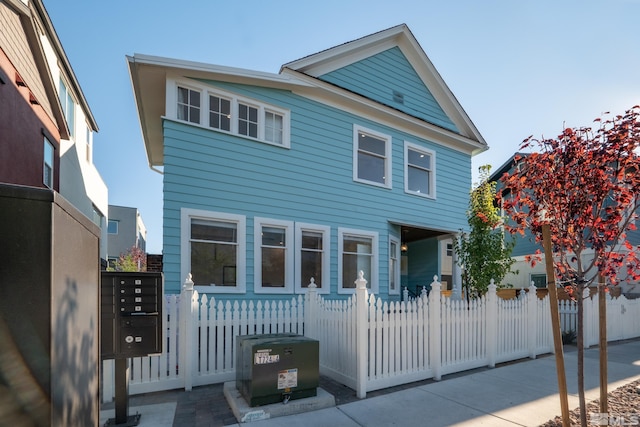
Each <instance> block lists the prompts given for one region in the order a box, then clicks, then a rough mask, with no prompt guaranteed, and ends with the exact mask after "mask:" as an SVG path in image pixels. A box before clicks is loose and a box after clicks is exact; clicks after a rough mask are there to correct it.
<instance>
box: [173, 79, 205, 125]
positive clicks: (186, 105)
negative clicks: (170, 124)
mask: <svg viewBox="0 0 640 427" xmlns="http://www.w3.org/2000/svg"><path fill="white" fill-rule="evenodd" d="M200 98H201V94H200V92H199V91H197V90H193V89H190V88H187V87H182V86H178V120H184V121H186V122H191V123H196V124H199V123H200V108H201V107H200Z"/></svg>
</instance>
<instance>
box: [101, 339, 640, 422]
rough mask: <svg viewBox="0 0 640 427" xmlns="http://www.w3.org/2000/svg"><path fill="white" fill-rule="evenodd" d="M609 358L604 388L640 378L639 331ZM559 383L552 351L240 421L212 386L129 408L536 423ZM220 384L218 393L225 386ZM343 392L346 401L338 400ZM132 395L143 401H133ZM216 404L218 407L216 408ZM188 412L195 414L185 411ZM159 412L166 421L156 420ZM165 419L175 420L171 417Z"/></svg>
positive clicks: (594, 389)
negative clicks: (238, 414)
mask: <svg viewBox="0 0 640 427" xmlns="http://www.w3.org/2000/svg"><path fill="white" fill-rule="evenodd" d="M576 355H577V353H576V348H575V347H565V366H566V369H567V385H568V389H569V393H570V396H569V409H570V410H572V409H574V408H576V407H577V406H578V397H577V395H578V391H577V378H576ZM608 362H609V363H608V378H609V391H611V390H614V389H615V388H618V387H620V386H622V385H625V384H627V383H630V382H632V381H635V380H638V379H640V339H636V340H629V341H624V342H618V343H610V344H609V346H608ZM557 384H558V383H557V378H556V368H555V358H554V357H553V356H552V355H551V356H543V357H540V358H538V359H535V360H528V359H524V360H523V361H519V362H517V363H510V364H505V365H503V366H500V367H497V368H495V369H476V370H473V371H470V372H468V373H466V374H465V373H461V374H456V375H448V376H445V377H443V379H442V380H441V381H431V380H430V381H424V382H421V383H418V384H414V386H413V387H409V388H404V389H402V390H399V391H394V392H385V391H380V392H374V393H369V394H368V397H367V398H366V399H362V400H358V399H349V398H348V399H340V398H339V397H336V404H337V406H335V407H332V408H327V409H321V410H318V411H313V412H307V413H303V414H298V415H290V416H286V417H279V418H272V419H268V420H262V421H255V422H252V423H247V424H237V423H236V422H235V418H232V417H230V416H229V409H228V407H227V410H226V411H224V410H223V409H224V408H220V406H221V405H222V406H224V403H223V399H224V397H222V401H221V399H220V397H219V396H218V395H217V393H216V392H212V394H211V395H209V397H208V398H204V399H203V398H200V397H197V396H198V393H201V392H203V391H208V390H207V389H209V388H210V387H209V386H208V387H207V388H199V389H202V390H196V389H194V390H193V391H191V392H184V391H181V392H175V393H180V395H177V394H176V395H175V396H176V397H174V398H171V397H169V395H166V397H165V398H166V400H167V401H166V402H161V401H160V402H158V401H154V400H153V397H154V396H151V395H158V396H155V398H156V400H157V399H158V398H160V400H162V398H161V396H162V395H161V394H159V393H152V394H150V395H149V396H147V400H146V403H145V399H144V397H145V396H132V397H131V398H130V406H131V408H130V413H135V411H136V410H138V411H139V412H140V413H141V414H142V418H141V423H140V426H145V425H148V426H162V425H166V426H170V425H173V426H221V425H251V426H255V427H268V426H274V427H276V426H282V425H287V426H290V427H296V426H299V427H316V426H317V427H325V426H327V425H330V426H332V427H342V426H345V427H349V426H371V427H375V426H380V427H387V426H414V425H428V426H454V425H455V426H477V425H487V426H514V425H518V426H539V425H541V424H543V423H545V422H546V421H548V420H550V419H553V418H554V417H555V416H556V415H560V400H559V398H558V394H557V390H558V386H557ZM211 387H213V386H211ZM219 388H220V391H219V393H220V394H222V391H221V390H222V387H219ZM347 390H349V389H347ZM585 390H586V398H587V400H588V401H590V400H595V399H597V398H598V397H599V361H598V349H597V348H591V349H588V350H586V352H585ZM329 391H330V392H331V390H329ZM339 391H340V390H338V392H339ZM149 397H151V398H152V399H151V400H149ZM185 398H186V399H187V404H186V405H185V404H182V405H181V401H180V400H178V401H177V405H176V406H174V408H175V409H174V411H175V413H174V416H173V418H172V417H171V413H170V411H171V408H170V405H164V406H163V407H162V408H160V406H162V405H161V404H163V403H172V400H173V402H176V399H183V400H184V399H185ZM345 400H348V401H349V402H348V403H342V402H344V401H345ZM189 402H192V404H189ZM137 403H139V404H140V406H138V407H135V405H136V404H137ZM151 403H153V404H154V405H155V407H154V408H155V409H154V408H152V406H153V405H151ZM199 406H200V409H201V411H200V413H198V407H199ZM215 408H218V410H219V411H218V413H217V414H216V413H215ZM145 411H146V412H147V413H146V414H145ZM158 411H161V412H163V413H164V416H160V415H159V414H158V413H157V412H158ZM168 411H169V413H168ZM192 415H195V417H192V418H190V417H191V416H192ZM613 415H615V414H613ZM216 417H217V419H216ZM145 418H146V419H145ZM220 418H223V419H220ZM160 419H163V421H164V422H166V424H162V423H160V422H159V420H160ZM169 419H172V420H173V424H169V423H168V422H169ZM101 422H102V420H101ZM149 422H150V423H151V424H148V423H149Z"/></svg>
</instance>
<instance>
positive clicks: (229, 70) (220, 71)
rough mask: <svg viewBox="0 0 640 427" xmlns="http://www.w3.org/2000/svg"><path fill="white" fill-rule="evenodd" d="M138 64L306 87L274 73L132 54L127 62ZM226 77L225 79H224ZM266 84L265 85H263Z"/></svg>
mask: <svg viewBox="0 0 640 427" xmlns="http://www.w3.org/2000/svg"><path fill="white" fill-rule="evenodd" d="M129 61H130V62H135V63H139V64H146V65H152V66H157V67H164V68H166V69H167V71H169V69H172V70H174V72H175V71H178V70H180V71H181V72H182V73H185V72H186V73H189V75H190V76H193V77H203V78H214V79H222V80H228V79H232V80H234V81H237V80H241V81H245V80H246V81H250V82H252V83H253V84H256V82H260V81H262V82H264V83H263V84H259V85H260V86H272V87H273V86H274V84H275V87H281V85H282V86H300V85H302V86H306V85H307V84H306V83H304V82H302V81H300V80H299V79H298V78H296V77H295V76H290V75H286V76H285V75H281V74H274V73H267V72H264V71H255V70H247V69H244V68H235V67H226V66H223V65H214V64H206V63H203V62H194V61H186V60H180V59H172V58H165V57H159V56H150V55H141V54H138V53H136V54H134V56H133V57H132V58H131V59H130V60H129ZM225 76H226V78H225ZM265 83H266V84H265Z"/></svg>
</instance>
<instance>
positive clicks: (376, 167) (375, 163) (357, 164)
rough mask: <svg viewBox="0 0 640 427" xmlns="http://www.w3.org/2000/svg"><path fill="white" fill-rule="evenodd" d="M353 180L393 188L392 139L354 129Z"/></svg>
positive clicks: (361, 129)
mask: <svg viewBox="0 0 640 427" xmlns="http://www.w3.org/2000/svg"><path fill="white" fill-rule="evenodd" d="M353 179H354V181H360V182H365V183H367V184H374V185H379V186H382V187H387V188H391V137H390V136H389V135H384V134H381V133H378V132H374V131H372V130H368V129H365V128H362V127H359V126H354V128H353Z"/></svg>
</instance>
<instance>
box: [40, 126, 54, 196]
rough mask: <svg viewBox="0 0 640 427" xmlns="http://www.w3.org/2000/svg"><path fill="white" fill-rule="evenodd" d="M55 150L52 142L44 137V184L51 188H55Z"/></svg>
mask: <svg viewBox="0 0 640 427" xmlns="http://www.w3.org/2000/svg"><path fill="white" fill-rule="evenodd" d="M54 153H55V149H54V148H53V144H52V143H51V141H49V140H48V139H47V137H46V136H45V137H44V162H43V168H44V171H43V176H42V182H43V183H44V185H46V186H47V187H49V188H53V165H54V161H55V157H54Z"/></svg>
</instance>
